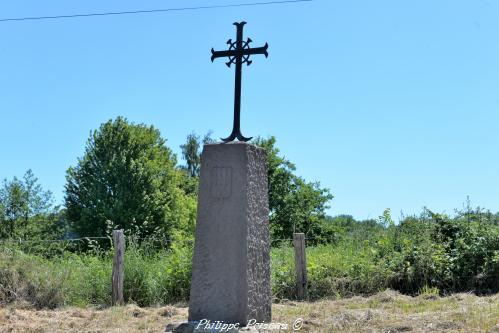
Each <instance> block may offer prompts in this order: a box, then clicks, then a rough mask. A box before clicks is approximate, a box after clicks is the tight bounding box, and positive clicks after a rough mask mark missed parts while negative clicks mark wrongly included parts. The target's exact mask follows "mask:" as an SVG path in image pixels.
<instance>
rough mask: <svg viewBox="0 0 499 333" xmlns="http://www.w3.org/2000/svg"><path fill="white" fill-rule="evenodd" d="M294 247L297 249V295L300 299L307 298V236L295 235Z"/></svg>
mask: <svg viewBox="0 0 499 333" xmlns="http://www.w3.org/2000/svg"><path fill="white" fill-rule="evenodd" d="M293 246H294V248H295V270H296V295H297V297H298V299H300V300H304V299H306V298H307V296H308V293H307V283H308V282H307V256H306V253H305V249H306V248H305V234H303V233H294V234H293Z"/></svg>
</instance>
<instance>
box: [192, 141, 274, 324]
mask: <svg viewBox="0 0 499 333" xmlns="http://www.w3.org/2000/svg"><path fill="white" fill-rule="evenodd" d="M198 200H199V201H198V218H197V225H196V243H195V248H194V258H193V267H192V283H191V297H190V301H189V321H199V320H202V319H210V320H212V321H217V320H218V321H223V322H225V323H239V324H240V325H241V326H244V325H246V323H247V321H248V320H249V319H255V320H257V321H258V322H270V319H271V291H270V254H269V249H270V244H269V227H268V214H269V208H268V184H267V161H266V155H265V151H264V150H263V149H261V148H258V147H256V146H254V145H250V144H246V143H239V142H237V143H230V144H210V145H205V146H204V150H203V154H202V156H201V177H200V186H199V199H198Z"/></svg>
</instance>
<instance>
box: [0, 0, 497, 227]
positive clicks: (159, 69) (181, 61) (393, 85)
mask: <svg viewBox="0 0 499 333" xmlns="http://www.w3.org/2000/svg"><path fill="white" fill-rule="evenodd" d="M242 2H250V0H244V1H243V0H199V1H188V0H182V1H180V0H176V1H175V0H162V1H153V0H151V1H142V2H140V3H139V2H136V1H124V0H121V1H115V0H110V1H105V2H104V1H97V0H87V1H71V2H68V1H50V0H47V1H43V2H41V1H36V0H32V1H28V0H20V1H9V2H7V1H3V2H1V3H0V18H8V17H24V16H44V15H64V14H73V13H87V12H101V11H104V12H105V11H121V10H140V9H152V8H175V7H189V6H205V5H211V4H234V3H242ZM240 20H245V21H247V22H248V24H247V26H246V28H245V33H246V36H248V37H251V38H252V39H253V41H254V44H253V46H260V45H263V44H264V43H265V42H268V43H269V45H270V47H269V53H270V56H269V58H268V59H265V58H264V57H261V56H260V57H255V58H254V59H253V60H254V62H253V65H252V66H250V67H249V68H245V69H244V73H243V94H242V95H243V103H242V131H243V134H245V135H246V136H257V135H261V136H269V135H275V136H276V137H277V140H278V146H279V147H280V149H281V151H282V153H283V154H284V155H285V156H286V157H287V158H288V159H290V160H291V161H293V162H294V163H295V164H296V165H297V167H298V170H297V172H298V174H300V175H301V176H303V177H304V178H306V179H307V180H318V181H320V182H321V184H322V185H323V186H326V187H328V188H330V189H331V192H332V193H333V194H334V195H335V198H334V199H333V201H332V202H331V208H330V209H329V213H330V214H332V215H335V214H340V213H348V214H352V215H353V216H355V217H356V218H368V217H370V218H373V217H377V216H378V215H380V214H381V213H382V211H383V210H384V209H385V208H388V207H389V208H391V209H392V211H393V213H394V215H395V216H396V217H397V216H398V215H400V212H401V211H403V212H404V214H406V215H407V214H413V213H418V212H420V211H421V208H422V207H423V206H427V207H429V208H430V209H433V210H435V211H439V212H447V213H452V212H453V209H454V208H459V207H462V203H463V202H464V201H465V200H466V196H467V195H469V196H470V198H471V201H472V204H474V205H480V206H483V207H486V208H489V209H491V210H492V211H499V138H498V135H499V2H497V1H492V0H490V1H482V0H473V1H471V0H469V1H456V0H454V1H450V0H449V1H445V0H439V1H434V0H431V1H430V0H419V1H395V0H393V1H387V0H380V1H367V0H364V1H355V0H354V1H352V0H349V1H333V0H316V1H314V2H311V3H300V4H288V5H272V6H259V7H238V8H227V9H214V10H197V11H184V12H170V13H162V14H143V15H126V16H106V17H90V18H81V19H61V20H48V21H24V22H2V23H0V64H1V65H0V66H1V75H0V116H1V118H0V142H2V144H1V145H0V178H11V177H13V176H15V175H17V176H21V175H22V174H23V173H24V172H25V171H26V170H27V169H29V168H31V169H33V171H34V172H35V174H36V175H37V176H38V178H39V179H40V182H41V183H42V185H43V186H44V187H45V188H47V189H50V190H51V191H53V193H54V195H55V197H56V199H57V201H58V202H62V201H63V187H64V183H65V171H66V169H67V168H68V167H69V166H70V165H74V164H75V163H76V159H77V157H79V156H81V155H82V154H83V149H84V144H85V142H86V140H87V138H88V136H89V133H90V131H91V130H93V129H96V128H98V126H99V125H100V124H101V123H102V122H105V121H107V120H108V119H111V118H114V117H116V116H118V115H122V116H125V117H127V118H128V119H129V120H131V121H133V122H138V123H146V124H153V125H154V126H156V127H158V128H159V129H160V130H161V132H162V134H163V136H164V137H165V138H166V139H167V140H168V145H169V146H170V147H171V148H172V149H173V150H174V151H175V152H177V153H178V152H179V145H180V144H182V143H183V141H184V140H185V137H186V135H187V134H188V133H189V132H191V131H196V132H197V133H200V134H203V133H206V132H207V131H208V130H212V131H213V132H214V135H215V136H216V137H225V136H227V135H229V133H230V130H231V126H232V112H233V111H232V103H233V75H234V73H233V70H229V69H228V68H227V67H226V66H225V65H224V64H223V62H222V61H217V62H215V63H214V64H212V63H211V62H210V49H211V47H214V48H215V49H221V48H225V47H226V45H225V42H226V41H227V39H229V38H234V37H235V36H234V33H235V29H234V27H233V26H232V23H233V22H234V21H240Z"/></svg>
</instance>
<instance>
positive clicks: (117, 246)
mask: <svg viewBox="0 0 499 333" xmlns="http://www.w3.org/2000/svg"><path fill="white" fill-rule="evenodd" d="M113 244H114V259H113V299H112V302H113V305H123V304H125V301H124V299H123V276H124V268H125V235H124V234H123V230H113Z"/></svg>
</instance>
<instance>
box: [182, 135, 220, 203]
mask: <svg viewBox="0 0 499 333" xmlns="http://www.w3.org/2000/svg"><path fill="white" fill-rule="evenodd" d="M213 142H214V140H213V139H212V138H211V131H209V132H208V133H207V134H206V135H205V136H204V137H203V139H202V140H201V138H200V136H199V135H197V134H196V133H194V132H192V133H190V134H189V135H188V136H187V138H186V142H185V143H184V144H183V145H180V149H181V150H182V158H183V159H184V161H185V165H183V166H181V169H183V170H184V171H185V172H186V173H187V175H188V177H186V178H185V183H184V184H182V188H183V189H184V191H185V192H186V193H187V194H190V195H193V196H197V192H198V185H199V179H198V178H199V172H200V171H201V148H202V145H205V144H209V143H213Z"/></svg>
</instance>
